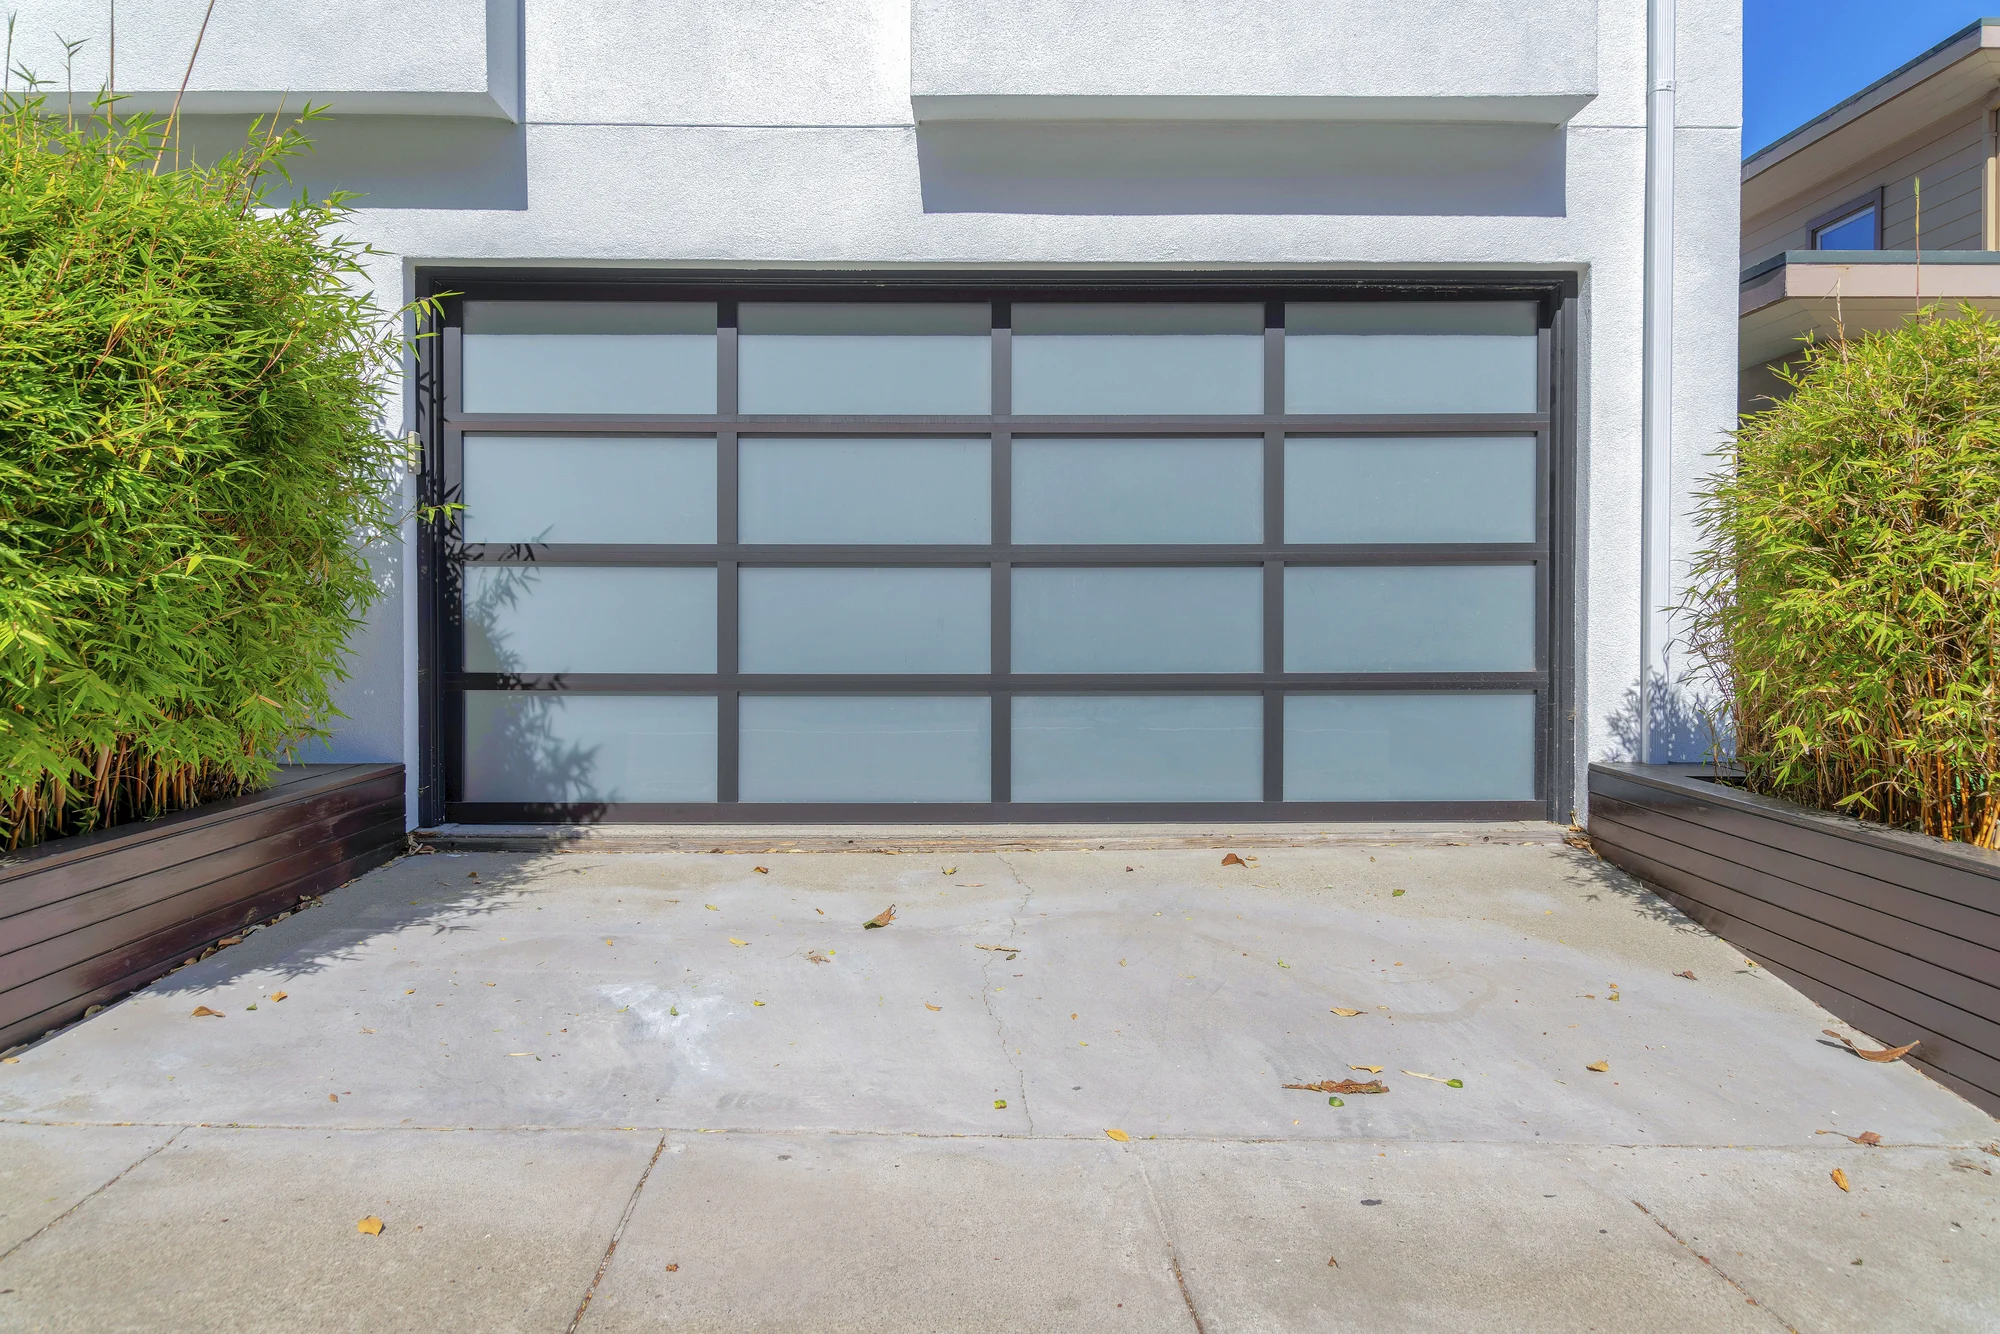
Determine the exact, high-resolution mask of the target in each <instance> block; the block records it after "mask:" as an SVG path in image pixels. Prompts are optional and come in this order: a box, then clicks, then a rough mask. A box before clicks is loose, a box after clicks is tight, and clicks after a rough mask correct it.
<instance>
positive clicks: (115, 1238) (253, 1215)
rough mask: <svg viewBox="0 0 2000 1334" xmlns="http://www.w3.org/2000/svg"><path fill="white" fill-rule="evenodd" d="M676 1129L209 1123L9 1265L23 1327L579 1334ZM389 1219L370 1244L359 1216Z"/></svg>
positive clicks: (6, 1273)
mask: <svg viewBox="0 0 2000 1334" xmlns="http://www.w3.org/2000/svg"><path fill="white" fill-rule="evenodd" d="M657 1143H658V1137H657V1136H644V1135H639V1134H626V1135H619V1134H602V1133H576V1132H568V1133H532V1132H529V1133H511V1134H510V1133H492V1132H477V1133H468V1132H458V1133H455V1134H453V1133H443V1132H412V1131H340V1132H310V1131H296V1130H223V1129H200V1128H196V1129H190V1130H188V1131H185V1132H183V1134H182V1135H181V1136H180V1138H179V1139H177V1140H176V1141H175V1142H174V1143H173V1144H171V1145H169V1146H168V1147H167V1148H165V1149H163V1150H161V1151H160V1152H159V1153H157V1154H155V1155H153V1156H152V1157H151V1158H149V1159H147V1160H146V1161H145V1162H143V1163H141V1164H140V1165H139V1166H138V1167H136V1168H134V1169H133V1170H132V1171H130V1172H129V1173H127V1174H126V1175H125V1177H124V1178H123V1179H122V1180H120V1181H119V1182H118V1184H117V1185H116V1186H115V1187H113V1188H112V1189H111V1190H109V1191H106V1192H105V1193H104V1194H102V1195H100V1196H98V1197H96V1198H95V1199H93V1200H92V1201H90V1203H89V1204H86V1205H85V1206H84V1207H83V1208H81V1209H79V1210H77V1211H76V1213H75V1214H73V1215H71V1216H70V1217H68V1218H66V1219H64V1220H63V1221H62V1222H61V1223H59V1224H57V1225H56V1226H55V1227H53V1228H50V1229H49V1230H48V1231H47V1232H44V1233H43V1234H42V1235H41V1236H39V1237H37V1238H35V1240H33V1241H32V1242H30V1243H29V1244H28V1245H26V1246H24V1247H22V1248H21V1249H20V1250H19V1251H17V1252H15V1254H14V1255H13V1256H12V1257H11V1258H10V1259H8V1260H7V1261H5V1262H4V1263H0V1286H4V1287H9V1288H13V1289H15V1292H14V1293H12V1294H10V1295H8V1296H6V1297H5V1298H4V1299H3V1300H5V1301H6V1302H9V1303H12V1305H11V1306H0V1323H5V1324H7V1325H8V1326H9V1327H11V1328H19V1329H35V1330H49V1331H71V1330H74V1331H79V1332H87V1334H111V1332H112V1331H128V1330H129V1331H140V1330H144V1331H156V1330H201V1331H205V1332H206V1331H237V1330H241V1331H245V1332H246V1334H249V1332H251V1331H257V1332H260V1334H261V1332H262V1331H268V1330H273V1329H283V1330H286V1331H321V1330H328V1331H331V1330H352V1331H356V1334H362V1332H363V1331H365V1332H366V1334H382V1332H383V1331H392V1330H407V1331H411V1332H412V1334H434V1332H435V1331H437V1330H442V1329H464V1330H480V1331H482V1334H483V1332H485V1331H493V1332H494V1334H502V1332H511V1331H536V1334H543V1332H544V1331H550V1330H560V1329H563V1328H565V1327H566V1326H567V1325H568V1323H569V1321H570V1319H571V1317H572V1316H573V1314H574V1312H575V1310H576V1307H577V1304H578V1302H579V1301H580V1300H581V1299H582V1297H583V1294H584V1292H585V1290H586V1289H587V1287H588V1285H589V1283H590V1280H591V1277H592V1275H593V1274H594V1273H595V1272H596V1270H597V1266H598V1264H599V1263H600V1261H601V1259H602V1256H603V1254H604V1248H605V1245H606V1243H607V1241H608V1239H609V1237H610V1234H611V1230H612V1228H613V1226H614V1225H615V1223H616V1221H617V1219H618V1216H619V1214H620V1212H621V1211H622V1210H623V1209H624V1207H625V1203H626V1200H627V1199H628V1198H629V1197H630V1194H631V1190H632V1186H633V1184H634V1183H635V1182H636V1181H637V1180H638V1177H639V1174H640V1172H641V1171H642V1170H643V1169H644V1167H645V1165H646V1162H647V1160H648V1159H649V1158H650V1157H651V1155H652V1153H653V1150H654V1148H655V1146H656V1145H657ZM369 1215H374V1216H377V1217H380V1218H381V1219H382V1220H383V1221H384V1224H385V1226H384V1229H383V1232H382V1234H381V1235H380V1236H364V1235H362V1234H361V1233H360V1232H358V1231H357V1230H356V1229H355V1223H356V1221H357V1220H359V1219H361V1218H363V1217H366V1216H369Z"/></svg>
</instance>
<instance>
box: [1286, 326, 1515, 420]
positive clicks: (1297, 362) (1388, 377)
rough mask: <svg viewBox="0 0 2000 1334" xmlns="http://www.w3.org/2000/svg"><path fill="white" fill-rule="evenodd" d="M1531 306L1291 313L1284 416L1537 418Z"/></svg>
mask: <svg viewBox="0 0 2000 1334" xmlns="http://www.w3.org/2000/svg"><path fill="white" fill-rule="evenodd" d="M1535 323H1536V318H1535V306H1534V304H1533V303H1532V302H1527V301H1382V302H1376V301H1357V302H1303V303H1294V304H1292V305H1289V306H1286V307H1285V411H1287V412H1315V413H1317V412H1324V413H1343V412H1399V413H1400V412H1407V413H1438V412H1533V411H1534V410H1535V356H1536V335H1535Z"/></svg>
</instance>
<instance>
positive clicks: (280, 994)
mask: <svg viewBox="0 0 2000 1334" xmlns="http://www.w3.org/2000/svg"><path fill="white" fill-rule="evenodd" d="M289 994H290V993H289V992H284V991H274V992H272V993H271V999H272V1000H274V1001H281V1000H283V999H284V998H285V997H286V996H287V995H289Z"/></svg>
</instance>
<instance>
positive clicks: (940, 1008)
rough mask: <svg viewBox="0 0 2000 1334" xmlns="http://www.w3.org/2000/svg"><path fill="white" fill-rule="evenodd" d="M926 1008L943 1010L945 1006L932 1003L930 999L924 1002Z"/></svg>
mask: <svg viewBox="0 0 2000 1334" xmlns="http://www.w3.org/2000/svg"><path fill="white" fill-rule="evenodd" d="M924 1008H925V1009H926V1010H942V1009H943V1008H944V1006H942V1005H933V1004H931V1003H930V1002H929V1001H925V1002H924Z"/></svg>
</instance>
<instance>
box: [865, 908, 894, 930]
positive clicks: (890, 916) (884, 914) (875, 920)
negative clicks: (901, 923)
mask: <svg viewBox="0 0 2000 1334" xmlns="http://www.w3.org/2000/svg"><path fill="white" fill-rule="evenodd" d="M895 920H896V905H895V904H893V903H892V904H890V905H889V906H888V907H886V908H884V909H883V910H882V911H881V912H878V913H876V914H875V915H874V916H873V917H871V918H869V919H868V920H867V921H865V922H863V923H862V924H861V928H862V930H864V931H866V930H871V929H873V928H875V927H878V926H887V925H889V923H891V922H893V921H895Z"/></svg>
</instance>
